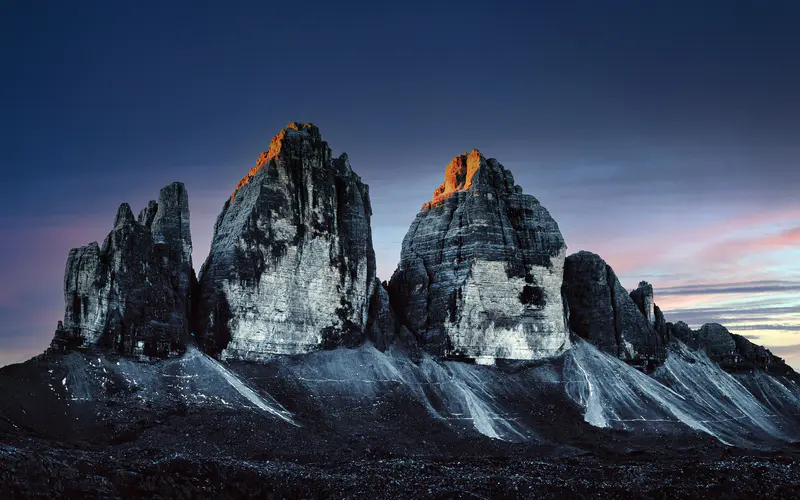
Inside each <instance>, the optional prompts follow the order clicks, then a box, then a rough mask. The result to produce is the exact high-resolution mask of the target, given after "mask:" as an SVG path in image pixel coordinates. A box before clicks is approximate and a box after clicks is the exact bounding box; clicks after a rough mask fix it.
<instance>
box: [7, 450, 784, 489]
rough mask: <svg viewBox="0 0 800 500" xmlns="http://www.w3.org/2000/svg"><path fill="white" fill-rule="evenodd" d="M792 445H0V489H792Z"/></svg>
mask: <svg viewBox="0 0 800 500" xmlns="http://www.w3.org/2000/svg"><path fill="white" fill-rule="evenodd" d="M799 488H800V462H798V456H797V453H777V454H761V455H748V454H742V453H740V452H736V451H733V452H725V451H715V452H713V453H712V454H711V456H708V455H705V456H704V455H700V454H699V453H696V452H689V453H686V452H683V453H678V452H677V450H670V451H668V452H658V451H649V452H643V453H624V452H623V453H604V454H598V453H590V454H585V455H579V456H571V457H552V456H547V455H544V456H537V457H535V458H534V457H532V458H528V459H525V458H519V457H513V456H509V457H492V456H478V457H475V456H473V457H463V458H458V459H456V458H448V457H435V456H431V457H407V458H400V457H385V458H377V457H375V458H365V457H363V456H353V457H351V459H347V458H345V457H326V458H325V460H319V461H314V462H305V461H303V462H301V461H294V460H267V459H258V460H241V459H235V458H212V459H209V458H208V457H206V456H197V455H193V454H187V453H181V452H175V453H171V454H168V455H166V454H165V455H152V456H150V457H147V458H137V457H135V456H132V455H131V454H122V455H120V454H112V453H108V452H96V451H81V450H75V449H58V448H52V447H49V446H47V445H46V444H44V443H27V444H26V445H24V446H23V447H17V446H10V445H0V496H2V497H3V498H37V497H41V498H65V497H70V498H76V497H80V498H453V497H459V498H558V499H563V498H603V499H605V498H741V499H748V498H792V497H794V496H795V494H796V493H797V490H798V489H799Z"/></svg>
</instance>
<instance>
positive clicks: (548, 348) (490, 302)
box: [389, 150, 569, 362]
mask: <svg viewBox="0 0 800 500" xmlns="http://www.w3.org/2000/svg"><path fill="white" fill-rule="evenodd" d="M565 253H566V245H565V244H564V239H563V237H562V236H561V232H560V231H559V229H558V224H556V222H555V220H553V218H552V217H551V216H550V214H549V213H548V212H547V210H546V209H545V208H544V207H542V205H541V204H540V203H539V202H538V200H536V198H534V197H533V196H530V195H524V194H522V189H521V188H520V187H519V186H517V185H516V184H515V183H514V177H513V175H512V174H511V172H510V171H508V170H506V169H505V168H504V167H503V166H502V165H501V164H500V163H499V162H498V161H497V160H495V159H493V158H491V159H488V160H487V159H486V158H484V157H483V155H482V154H481V153H480V152H479V151H478V150H472V152H471V153H465V154H463V155H460V156H457V157H455V158H454V159H453V160H452V161H451V162H450V164H449V165H448V166H447V169H446V173H445V181H444V183H443V184H442V185H441V186H440V187H439V188H438V189H437V190H436V191H435V192H434V195H433V200H432V201H430V202H429V203H426V204H425V205H424V206H423V207H422V210H421V211H420V212H419V214H418V215H417V217H416V218H415V220H414V222H413V223H412V225H411V228H410V229H409V231H408V233H407V234H406V236H405V238H404V240H403V246H402V251H401V260H400V263H399V265H398V268H397V270H396V271H395V273H394V275H393V276H392V279H391V282H390V285H389V293H390V296H391V300H392V305H393V307H394V309H395V311H396V312H397V314H398V316H399V318H400V320H401V322H402V323H403V324H404V325H405V326H407V327H408V329H409V330H410V331H411V332H412V333H413V334H414V335H415V336H416V338H417V339H418V340H419V342H420V344H421V345H422V346H423V347H424V348H425V349H426V350H427V351H428V352H430V353H432V354H435V355H440V356H449V357H464V358H472V359H476V360H477V361H479V362H492V361H493V360H494V359H497V358H504V359H535V358H540V357H544V356H550V355H553V354H555V353H557V352H560V351H561V350H562V349H566V348H568V347H569V340H568V335H567V327H566V321H565V318H564V308H563V303H562V300H561V292H560V287H561V279H562V266H563V259H564V255H565Z"/></svg>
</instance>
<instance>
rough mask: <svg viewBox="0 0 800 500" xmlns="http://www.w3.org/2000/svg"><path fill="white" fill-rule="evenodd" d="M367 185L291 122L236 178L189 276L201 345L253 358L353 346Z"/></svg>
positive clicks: (363, 293) (370, 286)
mask: <svg viewBox="0 0 800 500" xmlns="http://www.w3.org/2000/svg"><path fill="white" fill-rule="evenodd" d="M371 215H372V208H371V206H370V200H369V189H368V187H367V186H366V185H365V184H363V183H362V182H361V179H360V177H359V176H358V175H356V174H355V173H354V172H353V170H352V168H351V167H350V162H349V160H348V158H347V155H345V154H342V155H341V156H340V157H339V158H334V157H333V156H332V154H331V149H330V148H329V147H328V144H327V143H326V142H325V141H323V140H322V136H321V135H320V132H319V129H318V128H317V127H315V126H314V125H312V124H305V125H303V124H299V123H291V124H289V125H288V126H287V127H286V128H284V129H283V130H282V131H281V132H280V133H279V134H278V135H277V136H275V137H274V138H273V139H272V142H271V144H270V149H269V151H267V152H265V153H263V154H262V155H261V156H260V157H259V159H258V162H257V163H256V166H255V167H254V168H253V169H251V170H250V172H249V173H248V174H247V175H246V176H245V177H244V178H243V179H242V180H241V181H240V182H239V184H238V186H237V187H236V189H235V190H234V193H233V194H232V195H231V197H230V199H229V200H228V201H227V202H226V203H225V206H224V207H223V210H222V213H221V214H220V215H219V218H218V219H217V223H216V226H215V228H214V239H213V241H212V244H211V251H210V254H209V256H208V259H207V260H206V262H205V264H204V266H203V269H202V271H201V276H200V279H199V282H200V283H199V286H200V294H201V301H200V304H199V308H200V311H199V320H198V331H199V332H200V334H201V335H202V343H203V346H204V348H205V349H206V351H207V352H209V353H211V354H214V355H219V356H220V357H222V358H236V359H243V360H261V359H264V358H265V357H266V356H269V355H271V354H296V353H304V352H309V351H313V350H316V349H320V348H334V347H339V346H355V345H359V344H360V343H361V342H362V341H363V340H364V337H365V333H366V332H365V328H366V326H367V321H368V313H369V301H370V298H371V297H372V295H373V292H374V288H375V286H376V280H375V255H374V251H373V248H372V234H371V228H370V217H371Z"/></svg>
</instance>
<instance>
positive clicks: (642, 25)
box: [0, 1, 800, 364]
mask: <svg viewBox="0 0 800 500" xmlns="http://www.w3.org/2000/svg"><path fill="white" fill-rule="evenodd" d="M164 4H167V5H164ZM0 9H2V10H1V11H0V41H1V42H2V43H1V44H0V50H2V52H0V63H2V66H0V67H1V68H2V75H3V76H2V80H0V81H2V95H0V109H2V113H0V119H2V122H1V123H2V129H3V133H2V134H0V151H2V154H1V155H0V168H2V174H3V176H2V178H3V183H2V196H0V230H1V231H2V235H3V242H2V243H0V276H2V280H0V287H2V289H0V350H3V351H5V353H6V354H7V356H6V358H9V359H11V358H14V357H15V356H16V357H19V356H21V355H22V354H19V355H17V354H15V353H22V352H23V351H24V352H25V353H28V352H33V351H35V350H37V349H40V348H43V347H44V346H45V345H46V343H47V341H49V338H50V336H51V335H52V330H53V327H54V323H55V319H57V317H58V316H60V315H61V314H62V310H61V309H62V307H63V306H62V301H63V298H62V296H61V283H62V277H63V266H64V261H65V259H66V255H67V252H68V250H69V248H70V247H72V246H76V245H81V244H86V243H88V242H89V241H91V240H102V238H103V237H104V236H105V234H106V233H107V232H108V231H109V230H110V228H111V225H112V222H113V217H114V214H115V212H116V207H117V206H118V205H119V203H120V202H123V201H128V202H131V203H132V205H133V207H134V210H138V209H139V208H141V207H142V206H143V204H144V203H145V202H146V201H147V200H148V199H150V198H153V197H155V196H156V195H157V193H158V189H159V188H160V187H162V186H163V185H166V184H167V183H169V182H172V181H174V180H181V181H183V182H185V183H186V184H187V187H188V189H189V193H190V200H191V209H192V216H193V221H192V224H193V230H194V238H195V248H196V251H195V255H194V259H195V263H196V267H198V268H199V264H200V263H201V262H202V260H204V258H205V253H206V252H207V249H208V244H209V239H210V236H211V227H212V225H213V219H214V218H215V217H216V214H217V213H218V211H219V209H220V207H221V206H222V203H223V202H224V200H225V198H226V197H227V195H228V194H229V193H230V191H231V189H232V188H233V186H235V184H236V182H237V181H238V180H239V179H240V178H241V177H242V176H243V175H244V173H246V172H247V170H248V169H249V168H250V167H251V166H252V165H253V164H254V162H255V160H256V158H257V157H258V155H259V153H260V152H261V151H263V150H264V149H266V148H267V147H268V144H269V139H270V138H271V137H272V136H273V135H274V134H275V133H277V132H278V131H279V130H280V128H281V127H282V126H284V125H285V124H286V123H287V122H289V121H294V120H297V121H311V122H314V123H315V124H316V125H318V126H319V127H320V129H321V131H322V133H323V136H324V137H325V139H326V140H328V141H329V142H330V144H331V146H332V148H333V149H334V152H335V153H337V154H338V153H340V152H342V151H347V152H348V154H349V155H350V159H351V162H352V164H353V167H354V169H355V170H356V171H357V172H358V173H359V174H360V175H361V176H362V178H363V179H364V181H365V182H367V183H368V184H370V187H371V192H372V201H373V208H374V211H375V215H374V218H373V228H374V231H375V235H374V239H375V246H376V251H377V252H378V259H379V274H380V276H381V277H382V278H384V279H388V278H389V275H390V274H391V272H392V270H393V269H394V266H395V265H396V262H397V260H398V257H399V246H400V241H401V239H402V237H403V235H404V233H405V231H406V229H407V228H408V225H409V224H410V222H411V220H412V219H413V217H414V215H415V213H416V212H417V210H418V209H419V207H420V205H421V204H422V203H423V202H424V201H426V200H427V199H429V197H430V195H431V193H432V191H433V190H434V189H435V188H436V187H437V186H438V184H439V183H440V182H441V179H442V176H443V171H444V167H445V165H446V164H447V162H448V161H449V159H450V158H452V157H453V156H455V155H456V154H458V153H461V152H463V151H466V150H469V149H471V148H473V147H477V148H479V149H481V151H483V152H484V154H486V155H487V156H492V157H496V158H498V159H499V160H500V161H501V162H502V163H503V164H504V165H506V167H508V168H510V169H511V170H512V171H513V172H514V174H515V176H516V178H517V182H518V183H519V184H520V185H522V187H523V188H524V189H525V191H526V192H528V193H531V194H534V195H535V196H537V197H538V198H539V199H540V200H541V201H542V202H543V203H544V204H545V206H546V207H548V208H549V209H550V211H551V212H552V213H553V215H554V216H555V217H556V219H557V220H558V221H559V223H560V225H561V228H562V231H563V232H564V234H565V237H566V239H567V244H568V245H569V246H570V250H573V251H577V250H579V249H589V250H594V251H597V252H598V253H601V254H602V255H603V256H604V257H605V258H606V259H607V260H609V262H610V263H611V264H612V265H614V266H615V268H619V269H620V270H621V271H620V274H621V275H622V276H623V277H624V278H625V280H626V281H625V283H624V284H625V285H626V286H632V285H634V284H635V283H636V282H637V281H638V279H639V278H640V277H641V278H647V279H650V280H651V281H653V282H654V283H655V284H656V286H657V288H658V286H659V285H661V286H664V287H666V286H679V285H681V284H686V283H689V284H691V282H692V281H693V280H694V282H698V283H700V284H705V283H710V284H713V285H714V286H721V285H720V284H724V283H727V282H734V283H735V282H740V281H763V280H768V279H781V280H789V281H792V280H800V268H799V267H798V266H800V263H798V264H797V265H794V266H788V267H787V266H783V267H781V266H780V265H777V267H776V265H775V264H774V262H773V261H775V260H776V259H777V260H780V258H778V257H781V256H782V257H781V258H785V257H786V256H787V255H788V256H790V257H796V256H797V253H796V251H795V250H792V249H791V248H789V249H787V248H786V246H785V244H784V243H781V242H785V241H790V240H787V239H786V238H783V239H776V240H770V241H775V242H778V243H776V244H783V245H784V246H779V248H778V250H776V249H775V248H776V247H774V246H770V247H769V252H771V253H769V255H768V256H767V257H764V256H765V255H767V254H766V253H765V252H766V251H765V250H763V249H759V247H758V245H757V244H755V243H754V242H749V243H747V244H745V243H742V244H740V245H739V246H738V247H736V248H742V250H741V251H740V252H738V253H737V252H734V253H733V254H731V252H730V251H729V249H730V245H729V244H726V242H730V241H740V240H742V238H747V237H749V236H748V235H751V236H752V235H753V234H756V233H757V234H758V235H762V234H763V235H770V234H772V233H775V234H777V233H779V232H781V231H788V230H791V229H792V228H793V227H795V226H797V225H800V215H797V210H796V209H800V203H799V202H798V200H800V196H799V195H798V193H799V192H800V191H799V189H800V165H798V163H800V141H798V137H800V57H798V54H800V30H798V29H797V27H798V26H800V4H798V3H797V2H792V1H769V2H755V1H753V2H732V1H724V2H723V1H720V2H717V1H703V2H696V1H692V2H682V1H677V2H641V1H630V2H614V1H604V2H597V1H585V2H570V1H566V2H564V1H558V2H556V1H554V2H540V3H535V2H519V3H513V2H503V3H492V2H478V3H473V2H460V5H458V6H455V5H446V4H444V3H439V2H424V3H413V2H402V3H392V4H386V5H382V4H380V3H376V2H364V3H362V4H357V3H354V2H308V1H306V2H281V3H273V2H194V1H193V2H177V1H176V2H146V1H136V2H133V1H115V2H107V1H102V2H92V1H80V2H60V1H51V2H38V1H11V2H5V3H3V5H2V7H0ZM741 221H750V222H751V224H750V225H747V224H744V223H741V224H739V222H741ZM719 228H727V229H726V230H725V231H721V230H720V231H721V232H718V230H719ZM754 231H755V233H754ZM787 234H788V233H787ZM689 235H692V236H689ZM714 238H716V239H714ZM712 240H713V241H712ZM759 241H761V240H759ZM698 242H701V243H702V242H708V245H707V246H711V247H713V245H717V244H718V245H724V247H725V249H726V251H725V252H719V251H718V252H716V253H715V254H713V255H712V257H713V258H711V257H709V254H708V252H707V251H705V250H708V249H705V250H704V249H703V248H699V247H698ZM691 244H694V245H695V246H692V245H691ZM700 246H703V245H700ZM734 246H735V245H734ZM713 248H716V247H713ZM748 252H749V253H748ZM775 252H778V253H779V254H776V253H775ZM780 252H783V253H782V254H780ZM787 252H788V254H787ZM723 253H724V255H725V259H727V260H725V259H723V258H722V257H719V258H716V257H714V255H722V254H723ZM753 255H756V256H760V257H758V258H759V259H760V260H758V259H756V260H758V262H756V263H755V264H753V263H750V264H747V265H745V264H746V262H745V261H747V259H751V260H752V258H753V257H752V256H753ZM776 255H778V256H777V257H776ZM687 256H688V257H687ZM762 257H763V258H762ZM687 259H688V260H687ZM692 259H694V260H692ZM704 259H705V260H704ZM720 261H722V264H720ZM687 262H692V263H693V264H692V265H688V264H686V263H687ZM709 262H711V263H712V264H713V265H709ZM748 262H749V261H748ZM798 262H800V261H798ZM747 266H749V267H748V269H749V270H748V272H747V273H743V272H740V271H741V269H743V268H745V267H747ZM759 266H760V267H759ZM698 269H699V270H701V271H702V272H698ZM737 269H738V271H737ZM753 269H756V270H760V271H758V272H755V271H753ZM704 273H705V274H704ZM705 295H709V294H705ZM712 295H713V294H712ZM797 297H798V294H797V293H796V292H795V294H794V295H791V296H789V299H787V300H794V299H797ZM761 298H763V297H761ZM781 304H783V305H784V306H786V303H785V301H784V302H781ZM683 305H684V306H687V307H688V305H687V304H683ZM776 305H777V304H776ZM676 307H677V306H676ZM692 307H693V309H692V311H694V309H696V308H694V306H692ZM726 307H727V306H726ZM668 319H670V318H668ZM673 319H678V318H677V317H676V318H673ZM798 321H800V319H798ZM763 323H764V321H763V318H762V319H761V320H759V324H763ZM3 325H4V326H3ZM743 328H744V325H743ZM786 331H787V332H789V331H791V330H790V329H787V330H786ZM765 332H766V329H765ZM749 333H752V332H749ZM766 335H767V333H765V338H767V337H766ZM769 335H772V333H769ZM768 338H772V339H773V340H774V342H773V344H774V345H778V344H781V345H787V346H794V345H795V344H800V339H798V340H796V341H794V344H792V340H791V339H792V337H790V334H789V333H786V335H785V337H781V338H780V339H778V337H768ZM765 342H766V341H765ZM767 343H768V342H767ZM795 347H796V346H795ZM0 358H1V357H0ZM15 359H16V358H15ZM3 361H4V359H0V364H2V362H3Z"/></svg>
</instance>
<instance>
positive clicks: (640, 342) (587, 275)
mask: <svg viewBox="0 0 800 500" xmlns="http://www.w3.org/2000/svg"><path fill="white" fill-rule="evenodd" d="M563 290H564V297H565V299H566V301H567V304H568V306H569V313H570V317H569V321H570V323H569V324H570V328H571V329H572V331H574V332H575V333H577V334H578V335H579V336H580V337H582V338H585V339H587V340H588V341H589V342H591V343H592V344H594V345H595V346H597V347H598V348H600V349H602V350H604V351H606V352H608V353H610V354H613V355H614V356H618V357H620V358H623V359H632V358H635V357H637V356H639V355H642V354H647V353H648V352H650V351H652V349H653V348H656V347H658V346H659V345H660V338H659V335H658V334H657V333H656V331H655V330H654V328H653V326H652V325H651V324H650V323H649V322H648V321H647V314H646V313H643V311H642V310H641V309H640V308H639V306H638V305H637V304H636V303H635V302H634V300H633V299H632V298H631V295H629V294H628V292H627V291H626V290H625V289H624V288H623V287H622V285H621V284H620V282H619V279H617V275H616V274H615V273H614V270H613V269H612V268H611V266H609V265H608V264H606V262H605V261H604V260H603V259H602V258H600V256H599V255H596V254H593V253H591V252H586V251H582V252H578V253H576V254H573V255H570V256H569V257H567V259H566V263H565V265H564V287H563ZM649 290H650V301H649V303H650V305H651V306H652V304H653V302H652V297H653V295H652V287H650V289H649ZM634 295H635V294H634ZM643 303H644V302H643ZM651 310H652V307H651ZM654 316H655V315H654V313H653V317H654ZM654 319H655V317H654Z"/></svg>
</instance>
